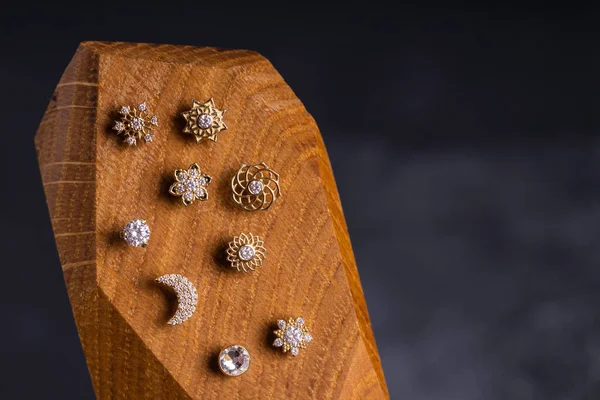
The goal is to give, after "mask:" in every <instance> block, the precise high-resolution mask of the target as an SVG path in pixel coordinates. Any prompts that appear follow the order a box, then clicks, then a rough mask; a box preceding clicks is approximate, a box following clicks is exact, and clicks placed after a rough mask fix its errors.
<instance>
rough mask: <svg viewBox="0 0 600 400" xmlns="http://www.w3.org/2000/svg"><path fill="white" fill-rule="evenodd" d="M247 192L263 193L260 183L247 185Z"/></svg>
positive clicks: (254, 182) (253, 182) (252, 182)
mask: <svg viewBox="0 0 600 400" xmlns="http://www.w3.org/2000/svg"><path fill="white" fill-rule="evenodd" d="M248 191H249V192H250V193H252V194H259V193H260V192H262V191H263V184H262V182H261V181H251V182H250V183H248Z"/></svg>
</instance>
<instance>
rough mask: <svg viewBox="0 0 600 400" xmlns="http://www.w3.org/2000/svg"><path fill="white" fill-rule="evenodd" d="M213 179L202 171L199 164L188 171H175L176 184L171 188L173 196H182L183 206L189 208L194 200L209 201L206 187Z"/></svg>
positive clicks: (170, 191)
mask: <svg viewBox="0 0 600 400" xmlns="http://www.w3.org/2000/svg"><path fill="white" fill-rule="evenodd" d="M211 180H212V178H211V177H210V176H208V175H206V174H203V173H202V172H201V171H200V167H199V166H198V164H192V165H191V166H190V167H189V168H188V169H187V170H183V169H176V170H175V182H174V183H173V184H172V185H171V187H170V188H169V193H171V194H172V195H173V196H180V197H181V200H182V201H183V204H185V205H186V206H189V205H190V204H192V203H193V202H194V200H201V201H205V200H208V192H207V190H206V187H207V186H208V185H209V184H210V182H211Z"/></svg>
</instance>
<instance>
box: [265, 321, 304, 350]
mask: <svg viewBox="0 0 600 400" xmlns="http://www.w3.org/2000/svg"><path fill="white" fill-rule="evenodd" d="M277 326H278V327H279V329H278V330H276V331H275V332H274V333H275V336H277V339H275V341H274V342H273V346H275V347H281V349H282V350H283V352H284V353H287V352H288V351H289V352H290V353H291V354H292V355H293V356H297V355H298V353H299V352H300V349H305V348H306V346H307V344H308V343H310V342H312V340H313V337H312V335H311V334H310V333H309V329H308V327H307V326H306V325H305V324H304V319H302V317H300V318H297V319H296V320H294V319H293V318H290V319H288V321H287V322H286V321H284V320H282V319H280V320H279V321H277Z"/></svg>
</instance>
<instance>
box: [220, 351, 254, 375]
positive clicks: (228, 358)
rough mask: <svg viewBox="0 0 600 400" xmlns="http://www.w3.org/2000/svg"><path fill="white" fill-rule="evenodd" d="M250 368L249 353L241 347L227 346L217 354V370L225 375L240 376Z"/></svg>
mask: <svg viewBox="0 0 600 400" xmlns="http://www.w3.org/2000/svg"><path fill="white" fill-rule="evenodd" d="M249 366H250V353H248V350H246V349H245V348H244V347H242V346H237V345H236V346H229V347H228V348H226V349H224V350H223V351H221V354H219V368H221V371H222V372H223V373H224V374H225V375H229V376H240V375H242V374H243V373H244V372H246V371H247V370H248V367H249Z"/></svg>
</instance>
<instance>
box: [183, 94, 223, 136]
mask: <svg viewBox="0 0 600 400" xmlns="http://www.w3.org/2000/svg"><path fill="white" fill-rule="evenodd" d="M225 111H226V110H221V109H218V108H217V107H215V102H214V100H213V99H209V100H208V101H207V102H206V103H200V102H199V101H196V100H192V109H191V110H189V111H186V112H184V113H183V114H182V115H183V118H185V121H186V124H185V128H183V133H189V134H190V135H194V137H195V138H196V141H197V142H198V143H200V142H201V141H202V140H203V139H210V140H212V141H213V142H216V141H217V134H218V133H219V132H221V131H224V130H226V129H227V125H225V122H223V114H225Z"/></svg>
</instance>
